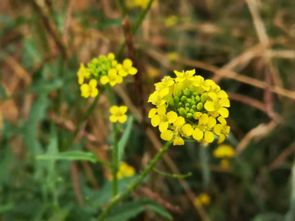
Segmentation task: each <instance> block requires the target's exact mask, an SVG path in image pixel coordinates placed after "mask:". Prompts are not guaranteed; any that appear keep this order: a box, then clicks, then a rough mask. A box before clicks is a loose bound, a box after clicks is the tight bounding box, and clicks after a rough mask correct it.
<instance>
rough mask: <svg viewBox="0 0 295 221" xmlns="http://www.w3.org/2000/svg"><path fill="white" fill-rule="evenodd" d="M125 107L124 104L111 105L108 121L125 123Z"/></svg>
mask: <svg viewBox="0 0 295 221" xmlns="http://www.w3.org/2000/svg"><path fill="white" fill-rule="evenodd" d="M126 112H127V107H126V106H112V107H111V108H110V113H111V115H110V117H109V119H110V121H111V122H112V123H116V122H119V123H121V124H123V123H125V122H126V120H127V115H126Z"/></svg>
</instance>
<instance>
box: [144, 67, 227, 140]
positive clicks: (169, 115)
mask: <svg viewBox="0 0 295 221" xmlns="http://www.w3.org/2000/svg"><path fill="white" fill-rule="evenodd" d="M174 73H175V75H176V77H175V78H172V77H169V76H166V77H164V78H163V79H162V80H161V82H158V83H156V84H155V91H154V92H153V93H152V94H151V95H150V96H149V100H148V102H150V103H152V104H153V105H154V106H155V107H154V108H152V109H151V110H150V112H149V118H150V119H151V124H152V126H153V127H159V130H160V132H161V138H162V139H163V140H166V141H170V142H172V143H173V144H174V145H183V144H184V139H189V138H192V139H194V140H196V141H198V142H201V143H205V144H208V143H212V142H213V141H214V140H215V139H216V138H217V139H218V142H219V143H221V142H223V141H224V140H225V138H226V137H227V135H228V134H229V132H230V127H229V126H228V125H227V122H226V118H227V117H228V116H229V111H228V107H230V101H229V99H228V95H227V93H226V92H225V91H223V90H221V89H220V87H219V86H218V85H217V84H216V83H215V82H214V81H212V80H209V79H207V80H206V79H204V78H203V77H202V76H200V75H195V70H189V71H182V72H180V71H175V72H174Z"/></svg>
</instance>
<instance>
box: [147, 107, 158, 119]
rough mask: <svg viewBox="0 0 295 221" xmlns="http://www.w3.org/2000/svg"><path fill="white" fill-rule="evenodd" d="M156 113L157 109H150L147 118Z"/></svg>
mask: <svg viewBox="0 0 295 221" xmlns="http://www.w3.org/2000/svg"><path fill="white" fill-rule="evenodd" d="M156 113H157V109H156V108H152V109H150V111H149V115H148V118H152V117H153V116H155V115H156Z"/></svg>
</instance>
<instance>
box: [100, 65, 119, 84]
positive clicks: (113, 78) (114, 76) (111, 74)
mask: <svg viewBox="0 0 295 221" xmlns="http://www.w3.org/2000/svg"><path fill="white" fill-rule="evenodd" d="M122 82H123V78H122V76H120V75H119V74H118V71H117V70H116V69H114V68H112V69H110V70H109V71H108V75H106V76H102V77H101V78H100V83H102V84H103V85H105V84H107V83H109V84H110V85H111V86H112V87H113V86H115V85H116V84H120V83H122Z"/></svg>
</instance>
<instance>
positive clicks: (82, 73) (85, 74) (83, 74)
mask: <svg viewBox="0 0 295 221" xmlns="http://www.w3.org/2000/svg"><path fill="white" fill-rule="evenodd" d="M77 77H78V83H79V84H83V83H84V80H85V79H88V78H89V77H90V72H89V70H88V69H87V68H85V66H84V64H83V63H81V64H80V68H79V70H78V73H77Z"/></svg>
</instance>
